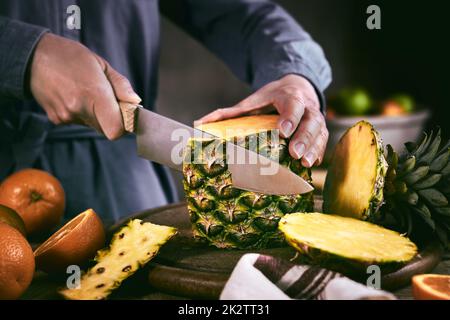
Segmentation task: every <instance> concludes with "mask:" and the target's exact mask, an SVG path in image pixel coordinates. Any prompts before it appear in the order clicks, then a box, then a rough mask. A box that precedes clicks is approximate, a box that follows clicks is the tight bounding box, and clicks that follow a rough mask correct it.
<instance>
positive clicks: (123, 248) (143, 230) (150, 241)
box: [60, 219, 176, 300]
mask: <svg viewBox="0 0 450 320" xmlns="http://www.w3.org/2000/svg"><path fill="white" fill-rule="evenodd" d="M175 234H176V229H175V228H172V227H166V226H160V225H156V224H152V223H149V222H144V221H142V220H139V219H134V220H131V221H130V222H129V223H128V224H127V225H126V226H124V227H123V228H122V229H120V230H119V231H118V232H116V233H115V234H114V236H113V238H112V240H111V244H110V246H109V248H105V249H102V250H100V251H98V252H97V256H96V258H95V260H96V262H97V264H96V265H95V266H93V267H92V268H91V269H90V270H89V271H88V272H87V273H86V274H84V275H83V277H82V278H81V282H80V288H78V289H64V290H62V291H60V293H61V295H62V296H63V297H64V298H66V299H71V300H99V299H105V298H106V297H107V296H108V295H109V294H110V293H111V291H112V290H114V289H116V288H117V287H119V286H120V284H121V283H122V281H124V280H125V279H126V278H128V277H129V276H131V275H132V274H133V273H135V272H136V271H137V270H138V269H139V268H140V267H141V266H143V265H145V264H146V263H147V262H149V261H150V260H151V259H152V258H153V257H154V256H155V255H156V254H157V253H158V250H159V248H160V247H161V246H162V245H163V244H164V243H166V242H167V241H168V240H169V239H170V238H171V237H173V236H174V235H175Z"/></svg>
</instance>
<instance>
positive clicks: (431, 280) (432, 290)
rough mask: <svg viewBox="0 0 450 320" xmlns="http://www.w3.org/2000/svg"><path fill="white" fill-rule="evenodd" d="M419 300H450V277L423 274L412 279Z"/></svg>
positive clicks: (414, 291)
mask: <svg viewBox="0 0 450 320" xmlns="http://www.w3.org/2000/svg"><path fill="white" fill-rule="evenodd" d="M412 289H413V296H414V298H415V299H417V300H450V275H441V274H421V275H417V276H414V277H413V279H412Z"/></svg>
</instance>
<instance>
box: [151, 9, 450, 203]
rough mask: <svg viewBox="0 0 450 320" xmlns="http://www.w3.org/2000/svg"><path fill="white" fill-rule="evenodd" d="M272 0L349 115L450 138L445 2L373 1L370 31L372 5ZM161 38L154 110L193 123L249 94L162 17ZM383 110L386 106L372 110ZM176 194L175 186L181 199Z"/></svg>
mask: <svg viewBox="0 0 450 320" xmlns="http://www.w3.org/2000/svg"><path fill="white" fill-rule="evenodd" d="M276 2H278V3H280V4H281V5H282V6H283V7H284V8H285V9H286V10H288V11H289V12H290V13H291V14H292V16H293V17H294V18H295V19H296V20H297V21H299V22H300V23H301V24H302V26H303V27H304V28H305V29H306V30H307V31H308V32H309V33H310V34H311V35H312V37H313V38H314V39H316V41H317V42H318V43H320V45H321V46H322V47H323V49H324V51H325V54H326V56H327V58H328V60H329V62H330V64H331V66H332V69H333V83H332V84H331V86H330V87H329V88H328V90H327V91H326V95H327V97H328V98H330V99H332V98H333V97H334V96H337V95H339V94H341V95H344V96H345V95H347V96H350V97H351V99H349V100H351V101H353V102H352V104H351V105H350V106H351V108H350V110H349V111H350V112H355V111H356V112H357V113H360V117H361V116H362V117H367V116H368V115H370V116H375V117H377V116H380V115H382V114H383V113H384V115H386V117H385V118H384V119H379V121H376V123H374V121H372V120H370V121H371V122H372V123H374V125H375V126H376V127H377V129H378V130H379V131H381V132H383V131H384V130H385V128H384V127H383V128H381V125H385V126H391V127H401V128H402V129H401V130H403V132H404V133H405V135H407V136H414V135H415V134H416V133H417V130H419V132H421V131H422V130H421V127H422V126H423V125H425V126H426V127H427V129H429V128H432V127H433V126H435V125H438V124H439V125H440V126H441V127H442V128H443V136H444V137H443V138H448V137H449V134H450V129H446V128H449V127H450V126H449V125H448V120H447V119H450V118H449V116H450V108H448V107H447V104H448V93H449V92H450V81H449V80H448V77H449V74H450V61H449V59H448V56H449V49H448V47H447V46H444V45H443V44H442V43H443V31H444V30H447V29H448V26H447V24H446V20H447V17H446V14H447V12H449V9H450V4H449V3H446V2H445V1H438V0H431V1H428V2H427V3H426V4H418V3H412V2H410V1H406V0H398V1H388V0H379V1H376V4H377V5H378V6H380V8H381V30H369V29H367V27H366V19H367V17H368V15H367V14H366V10H367V7H368V6H369V5H371V4H374V3H373V1H366V0H342V1H335V0H278V1H276ZM166 3H170V1H167V2H166ZM161 4H163V3H161ZM419 22H420V23H419ZM161 39H162V48H161V65H160V75H159V81H160V83H159V100H158V102H157V109H158V112H160V113H162V114H164V115H167V116H171V117H173V118H175V119H178V120H181V121H182V122H184V123H188V124H192V121H193V120H195V119H197V118H199V117H200V116H202V115H204V114H205V113H207V112H209V111H211V110H213V109H215V108H219V107H226V106H231V105H233V104H235V103H236V102H238V101H240V100H241V99H242V98H244V97H246V95H248V94H249V93H250V92H251V89H250V88H249V87H248V86H247V85H246V84H243V83H242V82H241V81H239V80H238V79H236V77H235V76H234V75H233V74H232V73H231V72H230V71H229V70H228V69H227V68H226V66H225V65H224V64H223V63H222V62H221V61H220V60H219V59H218V58H216V57H215V56H214V55H213V54H212V53H211V52H209V51H208V50H207V49H205V48H204V47H202V45H201V44H199V43H198V42H197V41H195V40H192V39H191V38H190V37H189V36H187V35H186V34H185V33H184V32H183V31H180V30H179V29H178V28H177V27H176V26H174V25H173V24H172V23H171V22H170V21H169V20H168V19H166V18H163V19H162V34H161ZM181 52H182V53H183V54H182V55H180V53H181ZM186 61H189V63H186ZM330 101H331V100H330ZM330 105H331V103H330ZM380 107H383V109H377V108H380ZM423 110H425V113H424V114H420V112H421V111H423ZM333 111H334V113H335V115H336V118H338V117H339V118H341V115H340V114H337V110H332V111H331V112H329V116H330V113H331V116H332V114H333ZM417 112H418V113H419V114H416V113H417ZM405 113H406V114H405ZM393 115H398V116H397V117H392V116H393ZM342 116H343V115H342ZM346 116H347V115H346ZM408 117H411V118H408ZM426 119H428V120H426ZM341 120H342V119H341ZM336 121H338V120H336ZM357 121H358V118H357V117H356V118H355V119H352V120H349V122H351V123H350V124H349V125H348V126H350V125H351V124H354V123H356V122H357ZM409 124H411V126H410V125H409ZM348 126H347V127H348ZM329 127H331V125H329ZM406 131H413V132H412V133H410V132H406ZM397 134H398V132H395V131H392V130H389V131H386V132H383V133H382V135H383V138H384V140H387V141H389V138H391V137H395V136H396V135H397ZM336 135H338V133H337V134H336ZM336 135H335V136H336ZM402 139H404V137H402V138H401V139H399V140H402ZM176 175H177V174H176ZM313 175H314V173H313ZM177 177H178V178H179V176H178V175H177ZM180 181H181V179H180ZM181 190H182V189H181V186H180V195H182V194H183V193H182V192H181Z"/></svg>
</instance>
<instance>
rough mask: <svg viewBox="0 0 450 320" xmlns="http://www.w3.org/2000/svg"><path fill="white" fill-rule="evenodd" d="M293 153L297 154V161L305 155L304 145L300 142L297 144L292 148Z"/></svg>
mask: <svg viewBox="0 0 450 320" xmlns="http://www.w3.org/2000/svg"><path fill="white" fill-rule="evenodd" d="M294 151H295V153H296V154H297V159H300V158H301V157H302V156H303V154H304V153H305V145H304V144H303V143H301V142H298V143H296V144H295V146H294Z"/></svg>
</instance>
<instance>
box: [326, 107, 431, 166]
mask: <svg viewBox="0 0 450 320" xmlns="http://www.w3.org/2000/svg"><path fill="white" fill-rule="evenodd" d="M429 117H430V112H429V111H428V110H422V111H419V112H416V113H413V114H410V115H404V116H398V117H387V116H363V117H341V116H339V117H336V118H334V119H327V121H326V122H327V127H328V131H329V133H330V138H329V140H328V146H327V151H326V154H325V160H329V158H330V156H331V153H332V151H333V149H334V146H335V145H336V144H337V143H338V141H339V139H340V138H341V136H342V135H343V134H344V132H345V131H346V130H347V129H348V128H350V127H351V126H353V125H354V124H355V123H356V122H358V121H360V120H366V121H368V122H370V123H371V124H372V125H373V126H374V127H375V129H377V131H378V132H379V133H380V135H381V138H382V139H383V143H384V145H385V146H386V145H388V144H390V145H392V147H393V148H394V150H396V151H398V152H400V153H401V152H403V150H404V143H405V142H408V141H417V139H418V138H419V137H420V135H421V134H422V132H423V129H424V126H425V123H426V121H427V120H428V119H429Z"/></svg>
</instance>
